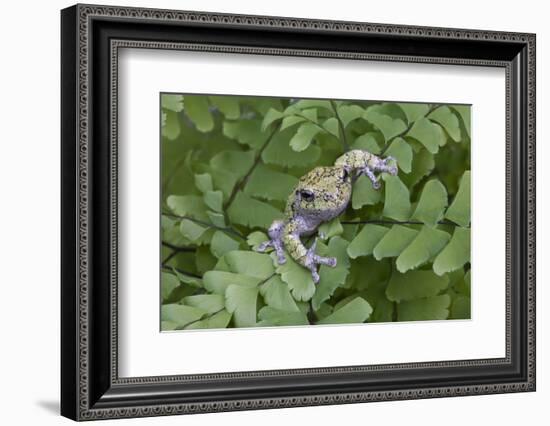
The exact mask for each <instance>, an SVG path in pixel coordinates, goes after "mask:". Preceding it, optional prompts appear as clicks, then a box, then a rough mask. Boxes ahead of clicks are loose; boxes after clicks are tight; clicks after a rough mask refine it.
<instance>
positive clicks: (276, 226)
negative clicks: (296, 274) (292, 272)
mask: <svg viewBox="0 0 550 426" xmlns="http://www.w3.org/2000/svg"><path fill="white" fill-rule="evenodd" d="M284 226H285V224H284V222H283V221H282V220H276V221H274V222H273V223H272V224H271V226H270V227H269V229H268V231H267V233H268V234H269V238H271V239H270V240H267V241H264V242H263V243H261V244H260V245H259V246H258V248H256V251H258V252H261V253H263V252H265V251H266V250H267V249H268V248H269V247H273V248H274V249H275V253H277V261H278V262H279V265H282V264H283V263H285V262H286V257H285V250H284V246H283V229H284Z"/></svg>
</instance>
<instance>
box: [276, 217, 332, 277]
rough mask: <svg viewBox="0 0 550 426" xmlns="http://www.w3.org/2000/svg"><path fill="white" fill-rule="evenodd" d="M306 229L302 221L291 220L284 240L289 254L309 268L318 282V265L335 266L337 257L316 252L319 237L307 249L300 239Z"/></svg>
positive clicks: (286, 228)
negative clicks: (320, 254)
mask: <svg viewBox="0 0 550 426" xmlns="http://www.w3.org/2000/svg"><path fill="white" fill-rule="evenodd" d="M305 231H306V230H305V229H303V228H302V226H300V221H295V220H293V221H290V222H289V223H288V224H287V225H286V227H285V231H284V236H283V242H284V245H285V248H286V250H287V252H288V254H290V256H291V257H292V258H293V259H294V260H295V261H296V262H298V263H299V264H300V265H302V266H304V267H306V268H308V269H309V270H310V271H311V277H312V278H313V282H314V283H318V282H319V273H318V272H317V265H327V266H330V267H335V266H336V258H334V257H324V256H319V255H317V254H315V248H316V246H317V238H315V240H314V241H313V244H312V245H311V247H310V248H309V249H307V248H306V247H305V246H304V244H303V243H302V240H301V239H300V235H301V234H302V233H304V232H305Z"/></svg>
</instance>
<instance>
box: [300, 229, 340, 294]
mask: <svg viewBox="0 0 550 426" xmlns="http://www.w3.org/2000/svg"><path fill="white" fill-rule="evenodd" d="M316 247H317V238H315V240H313V244H312V245H311V247H310V248H309V249H308V250H307V253H306V256H305V260H304V266H305V267H307V268H308V269H309V270H310V271H311V277H312V278H313V282H314V283H315V284H317V283H318V282H319V279H320V277H319V272H317V265H327V266H330V267H331V268H334V267H335V266H336V258H335V257H324V256H319V255H317V254H315V248H316Z"/></svg>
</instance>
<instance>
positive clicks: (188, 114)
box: [160, 94, 470, 330]
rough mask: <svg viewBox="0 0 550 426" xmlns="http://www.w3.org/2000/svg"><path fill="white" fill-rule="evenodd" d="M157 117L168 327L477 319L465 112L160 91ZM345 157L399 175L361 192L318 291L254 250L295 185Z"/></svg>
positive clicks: (331, 230) (331, 238) (328, 227)
mask: <svg viewBox="0 0 550 426" xmlns="http://www.w3.org/2000/svg"><path fill="white" fill-rule="evenodd" d="M161 109H162V111H161V112H162V121H161V125H162V129H161V130H162V131H161V138H162V141H161V143H162V168H161V169H162V170H161V173H162V176H161V178H162V203H161V206H160V207H161V210H162V221H161V232H162V274H161V297H162V306H161V320H162V329H163V330H182V329H198V328H225V327H254V326H281V325H308V324H335V323H356V322H388V321H415V320H429V319H438V320H441V319H453V318H469V317H470V108H469V107H467V106H462V105H439V104H436V105H433V104H413V103H386V102H368V101H328V100H296V99H277V98H259V97H237V96H199V95H192V96H191V95H166V94H165V95H162V96H161ZM349 149H365V150H368V151H370V152H372V153H374V154H379V155H384V156H388V155H391V156H392V157H394V158H395V159H396V161H397V164H398V167H399V174H398V175H397V176H389V175H384V176H383V180H384V184H383V185H382V188H381V189H380V190H378V191H376V190H374V189H373V188H372V185H371V184H370V182H369V181H368V180H367V179H366V178H364V177H361V178H359V179H358V180H357V182H355V184H354V189H353V195H352V201H351V203H350V205H349V207H348V209H347V211H346V212H345V213H344V214H342V215H341V216H340V217H339V218H337V219H335V220H333V221H332V222H330V223H327V224H324V225H322V229H321V231H322V233H323V235H324V238H325V240H324V241H322V242H321V241H320V242H319V243H318V244H317V251H318V253H319V254H321V255H329V256H334V257H336V258H337V259H338V263H337V266H336V268H330V267H326V266H322V267H321V268H320V277H321V278H320V281H319V283H318V284H314V283H313V282H312V279H311V274H310V273H309V271H308V270H306V269H304V268H303V267H301V266H299V265H298V264H296V263H295V262H294V261H293V260H292V258H291V257H290V256H287V259H288V260H287V263H286V264H284V265H279V264H278V263H277V262H276V261H275V260H274V256H273V254H269V253H266V254H262V253H257V252H255V251H254V249H255V248H257V246H258V245H259V244H260V243H261V242H262V241H264V240H266V239H267V236H266V229H267V227H268V226H269V225H270V224H271V222H272V221H273V220H274V219H277V218H282V217H283V210H284V206H285V203H286V199H287V197H288V195H289V194H290V192H291V191H292V188H293V187H294V186H295V184H296V182H297V181H298V179H299V178H300V176H302V175H304V174H305V173H307V172H308V171H309V170H311V169H312V168H313V167H315V166H318V165H332V164H333V163H334V160H335V159H336V158H337V157H339V156H340V155H342V153H343V152H345V151H346V150H349ZM310 243H311V242H309V243H308V242H306V244H307V245H308V244H310Z"/></svg>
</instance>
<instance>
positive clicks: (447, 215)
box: [61, 5, 535, 420]
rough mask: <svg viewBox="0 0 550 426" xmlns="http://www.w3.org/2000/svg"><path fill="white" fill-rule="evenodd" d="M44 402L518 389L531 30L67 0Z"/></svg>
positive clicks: (109, 410)
mask: <svg viewBox="0 0 550 426" xmlns="http://www.w3.org/2000/svg"><path fill="white" fill-rule="evenodd" d="M61 29H62V31H61V32H62V40H61V48H62V76H61V77H62V93H61V97H62V124H61V125H62V143H61V147H62V185H61V186H62V283H61V287H62V288H61V309H62V311H61V316H62V330H61V333H62V359H61V364H62V376H61V383H62V389H61V412H62V414H63V415H64V416H66V417H69V418H71V419H74V420H91V419H105V418H121V417H140V416H157V415H169V414H187V413H206V412H215V411H229V410H247V409H264V408H277V407H294V406H308V405H321V404H344V403H354V402H369V401H382V400H399V399H415V398H435V397H445V396H462V395H478V394H490V393H503V392H520V391H534V390H535V35H534V34H523V33H522V34H520V33H504V32H491V31H479V30H463V29H448V28H427V27H411V26H401V25H386V24H384V25H382V24H369V23H359V22H335V21H319V20H306V19H294V18H281V17H266V16H243V15H226V14H216V13H202V12H185V11H169V10H154V9H137V8H128V7H106V6H90V5H76V6H73V7H70V8H67V9H64V10H63V11H62V12H61Z"/></svg>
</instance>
